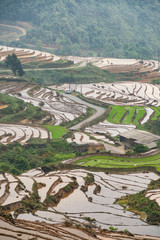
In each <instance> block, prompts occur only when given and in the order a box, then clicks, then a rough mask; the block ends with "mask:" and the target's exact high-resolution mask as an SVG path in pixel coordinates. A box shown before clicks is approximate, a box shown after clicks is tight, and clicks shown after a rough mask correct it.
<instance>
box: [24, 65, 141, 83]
mask: <svg viewBox="0 0 160 240" xmlns="http://www.w3.org/2000/svg"><path fill="white" fill-rule="evenodd" d="M133 77H134V80H135V81H136V80H138V79H137V78H136V77H135V76H132V75H131V73H109V72H108V71H106V70H103V69H99V68H98V67H95V66H92V65H90V64H88V65H87V66H86V67H80V68H75V69H61V70H43V71H33V70H31V71H26V72H25V79H28V80H30V79H34V81H35V82H36V83H38V84H46V85H51V84H63V83H78V84H79V83H90V82H94V83H96V82H115V81H119V80H121V81H127V80H132V79H133Z"/></svg>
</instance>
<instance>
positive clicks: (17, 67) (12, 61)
mask: <svg viewBox="0 0 160 240" xmlns="http://www.w3.org/2000/svg"><path fill="white" fill-rule="evenodd" d="M5 64H6V65H7V67H10V68H11V70H12V72H13V73H14V75H16V74H18V75H19V76H23V75H24V71H23V68H22V65H21V62H20V60H19V59H18V58H17V56H16V54H14V53H13V54H12V55H10V54H9V55H8V56H7V58H6V61H5Z"/></svg>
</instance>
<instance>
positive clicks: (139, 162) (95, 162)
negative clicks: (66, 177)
mask: <svg viewBox="0 0 160 240" xmlns="http://www.w3.org/2000/svg"><path fill="white" fill-rule="evenodd" d="M75 164H79V165H81V166H90V167H101V168H135V167H147V166H152V167H155V168H156V169H157V170H158V171H160V154H158V155H155V156H150V157H139V158H129V157H128V158H127V157H115V156H93V157H85V158H82V159H80V160H78V161H76V162H75Z"/></svg>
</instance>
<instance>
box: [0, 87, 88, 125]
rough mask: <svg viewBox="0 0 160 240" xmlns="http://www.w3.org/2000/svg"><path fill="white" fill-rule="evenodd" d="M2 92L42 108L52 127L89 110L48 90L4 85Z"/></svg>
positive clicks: (0, 89)
mask: <svg viewBox="0 0 160 240" xmlns="http://www.w3.org/2000/svg"><path fill="white" fill-rule="evenodd" d="M0 92H2V93H7V94H10V95H12V96H15V97H17V98H19V99H22V100H23V101H25V102H28V103H31V104H33V105H34V106H38V107H40V108H41V109H42V110H44V111H45V112H47V113H48V115H50V116H49V118H50V120H49V122H50V124H51V125H52V124H55V125H59V124H60V123H62V121H72V120H74V119H75V118H77V117H79V116H80V115H81V114H84V113H86V110H87V107H86V106H85V105H82V104H78V103H75V102H74V101H73V100H71V99H69V98H68V97H67V96H63V95H60V94H59V93H57V92H56V91H54V90H50V89H48V88H39V87H35V88H34V87H33V86H32V87H31V86H26V85H25V84H19V83H17V84H16V83H8V84H6V83H4V84H2V87H1V88H0ZM47 119H48V117H47V118H46V120H47Z"/></svg>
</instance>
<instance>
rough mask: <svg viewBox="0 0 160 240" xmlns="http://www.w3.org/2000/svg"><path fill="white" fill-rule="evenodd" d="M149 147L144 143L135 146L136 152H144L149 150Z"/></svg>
mask: <svg viewBox="0 0 160 240" xmlns="http://www.w3.org/2000/svg"><path fill="white" fill-rule="evenodd" d="M148 150H149V148H148V147H147V146H145V145H143V144H138V145H136V146H135V147H134V148H133V151H134V153H144V152H147V151H148Z"/></svg>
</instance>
